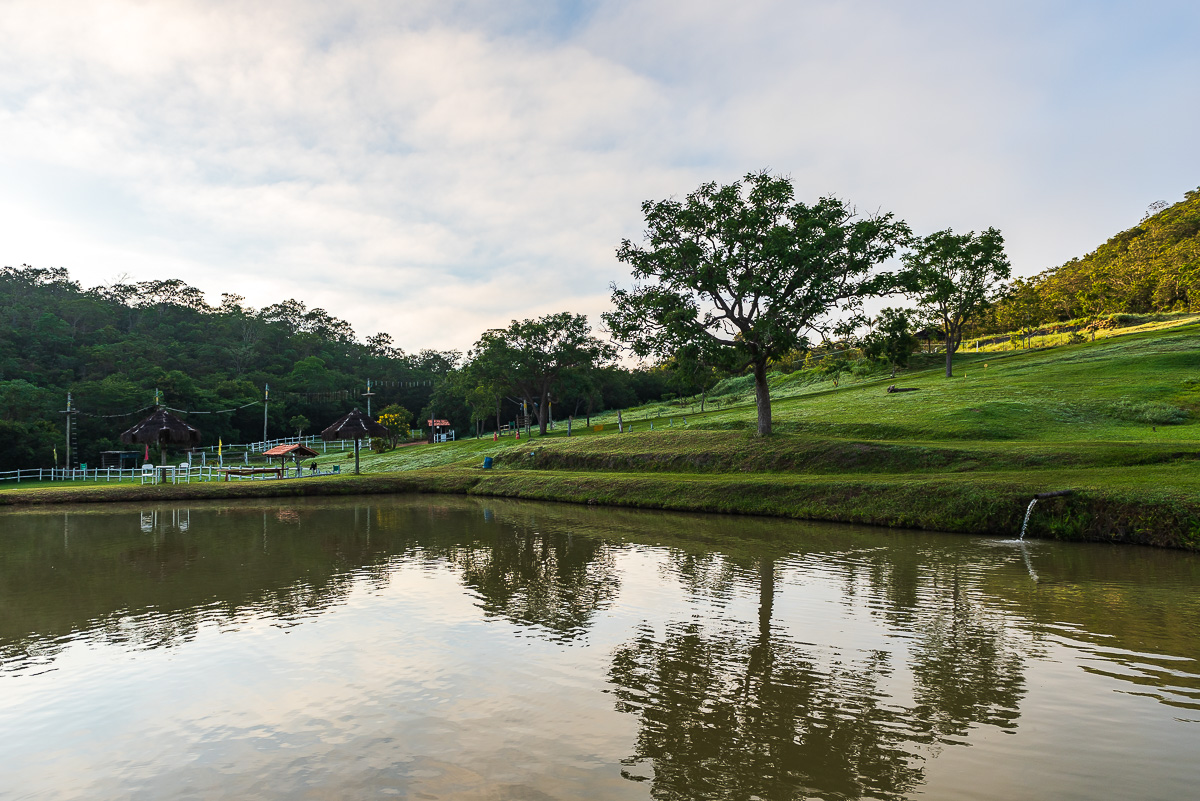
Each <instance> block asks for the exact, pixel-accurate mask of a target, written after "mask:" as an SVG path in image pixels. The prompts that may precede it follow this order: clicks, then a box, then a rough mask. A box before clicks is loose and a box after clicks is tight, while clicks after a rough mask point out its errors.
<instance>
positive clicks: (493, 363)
mask: <svg viewBox="0 0 1200 801" xmlns="http://www.w3.org/2000/svg"><path fill="white" fill-rule="evenodd" d="M613 355H614V351H613V348H612V346H611V345H609V344H607V343H605V342H601V341H600V340H599V339H597V338H596V337H594V336H592V333H591V329H590V328H589V327H588V321H587V317H586V316H585V315H582V314H572V313H571V312H560V313H558V314H548V315H546V316H545V317H539V318H538V319H536V320H520V321H518V320H513V321H512V322H511V323H510V324H509V325H508V327H507V328H494V329H491V330H489V331H485V332H484V333H483V335H482V336H481V337H480V338H479V341H478V342H476V343H475V347H474V348H473V350H472V356H473V358H472V362H473V363H475V364H478V365H479V366H478V369H479V371H480V372H481V373H482V374H485V375H487V376H488V377H489V379H488V380H489V381H492V382H498V383H500V384H501V385H503V386H508V387H510V388H511V389H512V390H513V391H515V392H517V393H518V394H519V395H520V397H521V398H522V399H524V400H525V401H526V402H527V403H528V404H529V407H530V408H531V409H532V410H534V411H535V413H536V415H537V419H538V429H539V431H540V432H541V433H542V434H545V433H546V428H547V425H548V424H549V420H550V418H549V408H550V403H551V402H552V401H553V400H554V396H553V392H554V390H555V389H556V388H557V386H558V384H559V382H560V381H561V380H562V378H563V376H564V374H565V373H566V372H567V371H569V370H587V369H594V368H596V367H599V366H600V365H602V364H604V363H605V362H606V361H608V360H610V359H611V358H612V357H613Z"/></svg>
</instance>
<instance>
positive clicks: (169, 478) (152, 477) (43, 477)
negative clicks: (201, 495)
mask: <svg viewBox="0 0 1200 801" xmlns="http://www.w3.org/2000/svg"><path fill="white" fill-rule="evenodd" d="M258 469H259V470H263V471H269V470H270V469H271V468H258ZM274 469H276V470H279V469H282V475H280V476H276V475H272V474H269V473H268V472H263V473H259V474H257V475H238V474H237V471H238V470H239V468H238V467H237V465H229V466H225V467H223V466H221V465H215V464H210V465H189V466H188V467H180V466H178V465H154V466H153V469H150V470H146V469H143V468H141V467H124V468H122V467H87V468H80V467H76V468H70V469H68V468H65V467H37V468H30V469H27V470H5V471H0V481H16V482H17V483H20V482H22V481H92V482H95V483H102V482H103V483H106V484H107V483H110V482H113V481H117V482H120V481H141V482H142V483H143V484H149V483H158V484H164V483H172V484H181V483H190V482H191V481H192V480H193V479H195V480H196V481H226V480H233V481H262V480H264V479H275V478H298V477H300V476H302V475H304V476H314V475H318V476H327V475H332V474H333V473H334V472H336V471H333V470H320V471H316V472H314V471H312V470H307V471H306V470H305V469H304V468H297V467H294V466H292V467H284V468H274ZM226 471H228V476H227V475H226Z"/></svg>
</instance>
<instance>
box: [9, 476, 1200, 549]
mask: <svg viewBox="0 0 1200 801" xmlns="http://www.w3.org/2000/svg"><path fill="white" fill-rule="evenodd" d="M1147 470H1153V468H1147ZM1105 472H1106V471H1097V470H1095V469H1080V470H1067V471H1055V472H1054V474H1053V475H1052V476H1046V475H1041V476H1038V475H1033V476H1029V475H1026V476H1015V475H1013V474H1011V473H991V474H980V473H976V474H971V475H944V476H931V475H928V474H924V475H918V476H913V475H907V476H905V475H897V476H881V475H878V474H874V475H861V474H860V475H846V474H840V475H836V474H835V475H819V474H817V475H814V474H763V473H748V474H747V473H743V474H725V473H721V474H713V473H708V474H695V473H664V472H653V473H641V472H639V473H630V472H600V471H586V472H584V471H564V470H535V469H497V470H490V471H484V470H482V469H480V468H477V467H461V466H456V467H442V468H430V469H424V470H412V471H402V472H392V473H377V474H366V475H361V476H338V477H320V478H308V479H292V480H288V481H279V482H275V481H244V482H236V483H225V482H220V483H217V482H213V483H206V484H181V485H157V486H141V485H116V486H113V485H110V486H103V485H101V486H94V487H52V488H41V487H40V488H36V489H30V490H24V489H21V490H15V489H14V490H5V491H0V511H8V510H19V509H20V508H21V507H24V506H35V505H36V506H41V505H63V504H72V505H74V504H95V503H129V502H139V501H140V502H160V501H190V500H197V501H198V500H236V499H242V498H245V499H250V498H279V499H285V498H300V497H323V496H326V497H336V496H346V495H386V494H450V495H473V496H490V497H499V498H514V499H523V500H537V501H556V502H562V503H575V504H586V505H598V506H610V507H617V508H634V509H659V510H665V511H677V512H707V513H720V514H733V515H754V516H765V517H779V518H790V519H799V520H815V521H827V522H835V523H857V524H865V525H873V526H879V527H882V528H905V529H920V530H930V531H942V532H947V533H958V534H975V535H990V536H1009V537H1013V538H1015V537H1017V536H1018V535H1019V533H1020V530H1021V524H1022V521H1023V519H1024V517H1025V514H1026V511H1027V509H1028V506H1029V502H1030V501H1031V500H1032V499H1033V498H1034V496H1035V495H1038V494H1042V493H1046V492H1053V491H1056V490H1065V489H1070V490H1072V493H1071V494H1069V495H1061V496H1057V497H1049V498H1043V499H1040V500H1039V501H1038V503H1037V505H1036V507H1035V509H1034V512H1033V513H1032V514H1031V515H1030V520H1029V529H1028V532H1027V534H1026V537H1027V538H1028V539H1031V540H1032V539H1054V540H1059V541H1073V542H1109V543H1123V544H1135V545H1149V546H1155V547H1165V548H1175V549H1182V550H1191V551H1195V550H1200V498H1197V497H1195V496H1194V494H1193V493H1191V492H1186V491H1182V490H1172V489H1170V488H1169V485H1165V484H1160V485H1159V486H1160V487H1168V488H1163V489H1160V490H1158V491H1154V492H1149V491H1147V490H1145V489H1144V483H1143V484H1141V485H1137V486H1135V485H1133V484H1130V483H1126V484H1125V486H1121V482H1119V481H1114V480H1113V479H1115V478H1118V477H1116V476H1105V475H1104V473H1105ZM1125 472H1128V471H1125ZM1139 472H1143V473H1144V472H1145V471H1139ZM1141 478H1142V479H1143V482H1144V480H1145V479H1146V478H1150V479H1153V478H1155V476H1153V475H1150V476H1147V475H1144V474H1143V475H1142V476H1141ZM1105 479H1107V480H1105ZM1100 482H1103V484H1108V485H1112V484H1114V483H1115V484H1116V486H1103V485H1102V484H1101V483H1100Z"/></svg>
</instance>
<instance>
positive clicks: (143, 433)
mask: <svg viewBox="0 0 1200 801" xmlns="http://www.w3.org/2000/svg"><path fill="white" fill-rule="evenodd" d="M121 442H123V443H125V444H126V445H135V444H136V445H159V446H161V448H162V464H164V465H165V464H166V463H167V446H168V445H184V446H188V447H191V446H195V445H199V444H200V430H199V429H197V428H193V427H192V426H189V425H188V424H187V423H185V422H183V421H182V420H180V419H179V418H178V417H176V416H175V415H173V414H171V413H170V412H168V411H167V410H166V409H162V408H159V409H155V410H154V413H153V414H151V415H150V416H149V417H147V418H146V419H145V420H143V421H141V422H140V423H138V424H137V425H135V426H133V428H130V429H129V430H127V431H124V432H122V434H121Z"/></svg>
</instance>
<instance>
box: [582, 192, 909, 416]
mask: <svg viewBox="0 0 1200 801" xmlns="http://www.w3.org/2000/svg"><path fill="white" fill-rule="evenodd" d="M642 213H643V214H644V215H645V218H646V245H645V246H644V247H643V246H640V245H635V244H633V243H631V242H630V241H629V240H625V241H624V242H622V243H621V247H620V248H619V249H618V250H617V258H618V259H620V260H621V261H623V262H625V263H626V264H629V265H631V266H632V267H633V278H634V280H635V281H637V280H649V281H650V283H648V284H645V285H641V286H635V287H634V288H633V289H629V290H626V289H619V288H617V287H616V286H615V285H614V286H613V291H612V300H613V304H614V305H615V306H616V307H617V308H616V311H612V312H608V313H606V314H605V315H604V321H605V323H606V324H607V325H608V328H609V330H611V331H612V332H613V334H614V335H615V336H616V337H617V338H619V339H621V340H624V341H625V342H627V343H629V345H630V347H631V349H632V350H633V352H634V353H635V354H637V355H639V356H657V357H659V358H663V359H666V358H670V357H671V356H673V355H674V354H675V353H677V352H679V351H680V350H682V349H685V348H694V349H695V350H696V352H697V354H698V355H700V356H702V357H704V358H705V359H706V361H707V363H709V364H711V365H713V366H714V367H718V368H721V369H724V370H726V371H728V372H730V373H740V372H741V371H742V370H744V369H746V368H747V367H749V368H751V369H752V371H753V374H754V387H755V402H756V404H757V407H758V433H759V435H760V436H765V435H768V434H770V433H771V395H770V389H769V388H768V386H767V365H768V363H769V362H770V361H771V360H772V359H777V358H779V357H780V356H782V355H783V354H785V353H787V352H788V351H790V350H792V349H794V348H803V347H804V346H805V345H806V344H807V335H808V334H810V333H818V334H822V335H823V334H824V333H825V332H826V331H828V330H830V329H831V328H832V327H833V326H834V324H835V322H837V321H836V318H837V317H838V316H841V317H842V318H843V320H842V323H843V324H844V323H846V322H847V319H845V318H849V319H851V320H852V319H854V318H855V317H856V316H857V314H858V312H859V309H860V308H861V304H862V300H863V298H865V297H868V296H871V295H875V294H879V293H881V292H885V291H890V290H892V289H894V288H897V284H895V282H894V280H893V277H892V276H887V275H879V274H876V273H875V272H874V268H875V267H876V266H877V265H879V264H880V263H882V262H883V261H885V260H887V259H889V258H890V257H892V256H893V255H894V254H895V252H896V249H897V248H898V247H899V246H900V245H901V244H903V243H904V242H905V241H907V238H908V237H909V235H910V232H909V229H908V226H907V225H905V224H904V223H903V222H901V221H899V220H896V219H894V218H893V217H892V215H890V214H884V215H881V216H875V217H859V216H858V215H857V214H856V213H855V211H854V209H853V208H851V207H850V206H848V205H847V204H846V203H845V202H843V201H841V200H838V199H836V198H831V197H826V198H821V199H820V200H818V201H817V202H816V203H815V204H814V205H811V206H809V205H806V204H804V203H799V202H796V200H795V190H794V189H793V188H792V184H791V181H789V180H788V179H787V178H782V177H775V176H771V175H768V174H767V173H765V172H760V173H751V174H749V175H747V176H746V177H745V178H744V180H743V181H739V182H736V183H733V184H729V185H728V186H718V185H717V184H716V183H708V184H704V185H703V186H701V187H700V188H699V189H697V190H696V191H695V192H692V193H691V194H690V195H688V197H687V199H686V200H685V201H683V202H680V201H678V200H663V201H658V202H651V201H647V202H645V203H643V204H642Z"/></svg>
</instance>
